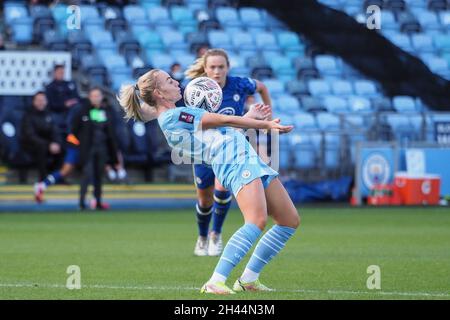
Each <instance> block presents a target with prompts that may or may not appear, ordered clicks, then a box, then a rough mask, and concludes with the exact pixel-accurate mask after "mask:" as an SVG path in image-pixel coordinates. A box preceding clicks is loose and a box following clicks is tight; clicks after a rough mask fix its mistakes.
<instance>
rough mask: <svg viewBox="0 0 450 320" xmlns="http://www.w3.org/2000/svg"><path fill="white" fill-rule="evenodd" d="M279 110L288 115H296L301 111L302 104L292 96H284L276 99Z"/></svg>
mask: <svg viewBox="0 0 450 320" xmlns="http://www.w3.org/2000/svg"><path fill="white" fill-rule="evenodd" d="M275 104H276V106H277V108H278V110H280V111H281V112H283V113H287V114H296V113H297V112H299V111H300V103H299V102H298V100H297V99H296V98H295V97H293V96H290V95H287V94H284V95H281V96H280V97H278V98H277V99H276V102H275Z"/></svg>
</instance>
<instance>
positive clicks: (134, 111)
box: [117, 84, 144, 121]
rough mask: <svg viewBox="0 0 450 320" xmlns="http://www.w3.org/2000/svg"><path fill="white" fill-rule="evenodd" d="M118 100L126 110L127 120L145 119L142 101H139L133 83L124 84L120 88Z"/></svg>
mask: <svg viewBox="0 0 450 320" xmlns="http://www.w3.org/2000/svg"><path fill="white" fill-rule="evenodd" d="M117 100H118V101H119V104H120V106H121V107H122V108H123V110H124V111H125V119H126V120H130V119H134V120H139V121H144V119H143V117H142V114H141V102H140V101H139V97H138V95H137V93H136V87H135V86H133V85H131V84H127V85H123V86H122V87H121V88H120V94H119V96H118V97H117Z"/></svg>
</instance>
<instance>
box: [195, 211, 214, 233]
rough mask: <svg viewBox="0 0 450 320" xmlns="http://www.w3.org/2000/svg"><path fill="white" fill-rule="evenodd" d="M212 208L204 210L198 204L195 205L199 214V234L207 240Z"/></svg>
mask: <svg viewBox="0 0 450 320" xmlns="http://www.w3.org/2000/svg"><path fill="white" fill-rule="evenodd" d="M212 208H213V207H212V206H211V207H209V208H202V207H200V205H199V204H198V203H197V204H196V205H195V209H196V213H197V224H198V234H199V235H200V236H202V237H205V238H206V237H208V231H209V222H210V221H211V216H212V215H211V213H212Z"/></svg>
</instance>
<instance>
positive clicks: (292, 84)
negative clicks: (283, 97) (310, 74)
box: [286, 80, 309, 98]
mask: <svg viewBox="0 0 450 320" xmlns="http://www.w3.org/2000/svg"><path fill="white" fill-rule="evenodd" d="M286 90H287V92H288V93H289V94H291V95H293V96H296V97H297V98H300V97H301V96H304V95H307V94H309V92H308V86H307V85H306V83H305V82H304V81H300V80H293V81H289V82H288V83H286Z"/></svg>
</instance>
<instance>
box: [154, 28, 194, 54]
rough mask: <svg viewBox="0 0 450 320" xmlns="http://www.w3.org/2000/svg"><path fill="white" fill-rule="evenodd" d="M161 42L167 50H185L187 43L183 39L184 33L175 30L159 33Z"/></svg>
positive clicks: (187, 47) (186, 49)
mask: <svg viewBox="0 0 450 320" xmlns="http://www.w3.org/2000/svg"><path fill="white" fill-rule="evenodd" d="M161 39H162V42H163V44H164V46H165V47H166V50H167V51H173V50H180V51H183V52H187V51H188V49H189V46H188V44H187V43H186V42H185V40H184V35H183V34H182V33H180V32H177V31H172V32H166V33H164V34H163V35H161Z"/></svg>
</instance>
